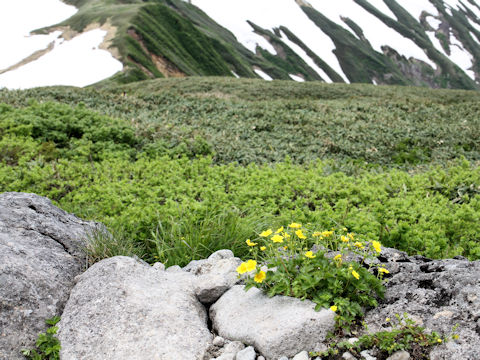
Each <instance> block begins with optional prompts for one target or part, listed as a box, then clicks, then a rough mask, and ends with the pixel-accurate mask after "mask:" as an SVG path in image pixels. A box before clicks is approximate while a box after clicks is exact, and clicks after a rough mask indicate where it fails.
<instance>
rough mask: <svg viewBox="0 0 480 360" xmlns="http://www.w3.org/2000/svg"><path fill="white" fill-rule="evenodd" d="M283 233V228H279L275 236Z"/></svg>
mask: <svg viewBox="0 0 480 360" xmlns="http://www.w3.org/2000/svg"><path fill="white" fill-rule="evenodd" d="M282 231H283V226H282V227H280V228H278V229H277V231H275V234H280V233H281V232H282Z"/></svg>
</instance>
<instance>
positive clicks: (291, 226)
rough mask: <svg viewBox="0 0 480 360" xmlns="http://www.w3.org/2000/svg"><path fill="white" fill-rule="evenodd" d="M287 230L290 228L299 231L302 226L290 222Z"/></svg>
mask: <svg viewBox="0 0 480 360" xmlns="http://www.w3.org/2000/svg"><path fill="white" fill-rule="evenodd" d="M288 227H289V228H292V229H299V228H301V227H302V224H299V223H296V222H292V223H291V224H290V225H288Z"/></svg>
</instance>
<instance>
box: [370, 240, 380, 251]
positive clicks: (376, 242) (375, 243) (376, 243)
mask: <svg viewBox="0 0 480 360" xmlns="http://www.w3.org/2000/svg"><path fill="white" fill-rule="evenodd" d="M372 246H373V248H374V249H375V251H376V252H377V253H380V252H381V251H382V244H380V242H378V241H372Z"/></svg>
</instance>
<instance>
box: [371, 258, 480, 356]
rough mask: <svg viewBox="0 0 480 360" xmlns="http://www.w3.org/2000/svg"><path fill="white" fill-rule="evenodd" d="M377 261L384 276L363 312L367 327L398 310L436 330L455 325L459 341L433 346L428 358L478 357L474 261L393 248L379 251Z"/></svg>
mask: <svg viewBox="0 0 480 360" xmlns="http://www.w3.org/2000/svg"><path fill="white" fill-rule="evenodd" d="M379 259H380V260H381V261H382V262H383V265H384V267H385V268H387V269H388V270H389V271H390V274H388V276H389V278H388V282H387V283H386V288H387V290H386V293H385V299H384V300H383V301H381V302H380V305H379V307H377V308H375V309H372V310H371V311H369V312H368V313H367V314H366V318H365V321H366V323H367V325H368V327H369V330H370V331H380V330H385V326H386V325H388V324H386V323H385V319H386V318H391V319H394V315H395V314H403V313H404V312H406V313H408V314H409V316H410V317H411V318H412V319H413V320H415V321H416V322H417V323H418V324H419V325H421V326H423V327H425V328H427V330H429V331H437V332H439V333H442V334H449V333H450V332H451V331H452V327H453V326H454V325H455V324H458V329H457V330H456V333H457V334H458V335H459V339H458V340H454V341H450V342H447V343H446V344H441V345H440V346H435V347H434V348H433V350H432V352H431V354H430V358H431V359H432V360H440V359H480V346H478V344H480V276H479V275H480V261H467V260H465V259H446V260H435V261H432V260H430V259H427V258H425V257H423V256H412V257H409V256H407V255H406V254H405V253H403V252H401V251H397V250H394V249H385V251H382V254H381V256H380V257H379Z"/></svg>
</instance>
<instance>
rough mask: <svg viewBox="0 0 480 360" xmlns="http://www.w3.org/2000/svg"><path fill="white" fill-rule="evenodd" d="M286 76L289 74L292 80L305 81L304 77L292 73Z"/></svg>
mask: <svg viewBox="0 0 480 360" xmlns="http://www.w3.org/2000/svg"><path fill="white" fill-rule="evenodd" d="M288 76H290V77H291V78H292V80H295V81H297V82H305V79H304V78H302V77H300V76H297V75H293V74H288Z"/></svg>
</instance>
